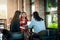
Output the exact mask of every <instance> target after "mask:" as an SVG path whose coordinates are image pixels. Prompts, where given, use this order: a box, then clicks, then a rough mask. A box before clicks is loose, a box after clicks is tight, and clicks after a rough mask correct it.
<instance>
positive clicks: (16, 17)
mask: <svg viewBox="0 0 60 40" xmlns="http://www.w3.org/2000/svg"><path fill="white" fill-rule="evenodd" d="M20 13H21V12H20V11H18V10H17V11H16V12H15V15H14V17H13V19H12V21H11V23H12V22H14V21H16V19H19V15H20Z"/></svg>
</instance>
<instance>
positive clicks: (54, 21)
mask: <svg viewBox="0 0 60 40" xmlns="http://www.w3.org/2000/svg"><path fill="white" fill-rule="evenodd" d="M53 2H54V3H53ZM57 3H58V2H57V0H53V1H52V0H46V12H47V13H48V12H49V13H48V14H46V25H47V28H55V29H57V28H58V15H57Z"/></svg>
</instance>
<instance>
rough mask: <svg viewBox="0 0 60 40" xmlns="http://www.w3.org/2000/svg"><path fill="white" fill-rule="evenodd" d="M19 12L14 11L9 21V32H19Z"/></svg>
mask: <svg viewBox="0 0 60 40" xmlns="http://www.w3.org/2000/svg"><path fill="white" fill-rule="evenodd" d="M20 13H21V12H20V11H18V10H17V11H16V12H15V15H14V17H13V19H12V21H11V25H10V31H11V32H20V21H19V16H20Z"/></svg>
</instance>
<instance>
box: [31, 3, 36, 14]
mask: <svg viewBox="0 0 60 40" xmlns="http://www.w3.org/2000/svg"><path fill="white" fill-rule="evenodd" d="M31 11H32V13H33V12H34V11H35V5H34V4H32V5H31Z"/></svg>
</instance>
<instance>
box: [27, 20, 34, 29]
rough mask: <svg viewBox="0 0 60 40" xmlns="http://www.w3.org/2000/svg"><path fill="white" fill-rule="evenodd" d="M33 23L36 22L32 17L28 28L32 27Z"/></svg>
mask: <svg viewBox="0 0 60 40" xmlns="http://www.w3.org/2000/svg"><path fill="white" fill-rule="evenodd" d="M33 24H34V20H33V19H32V20H31V23H30V25H28V28H32V27H33Z"/></svg>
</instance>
